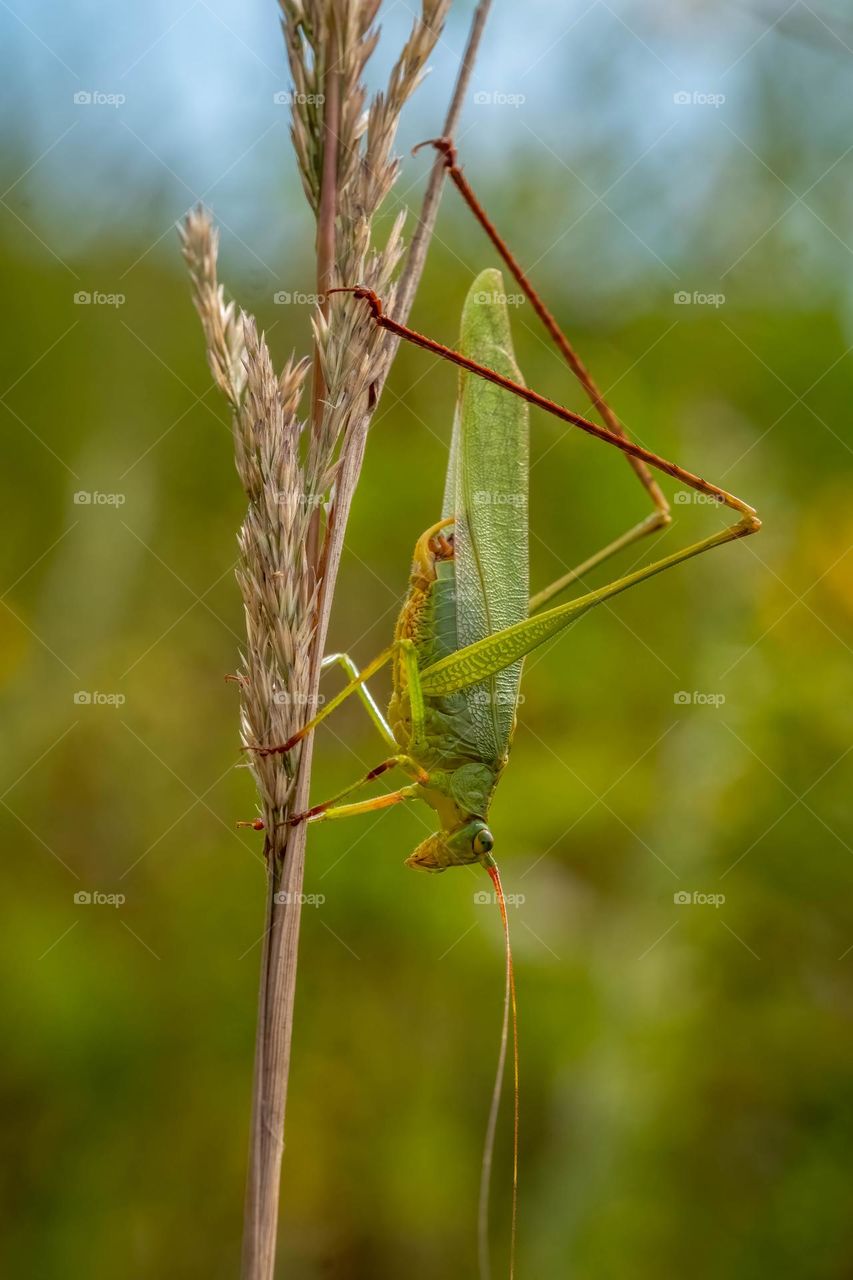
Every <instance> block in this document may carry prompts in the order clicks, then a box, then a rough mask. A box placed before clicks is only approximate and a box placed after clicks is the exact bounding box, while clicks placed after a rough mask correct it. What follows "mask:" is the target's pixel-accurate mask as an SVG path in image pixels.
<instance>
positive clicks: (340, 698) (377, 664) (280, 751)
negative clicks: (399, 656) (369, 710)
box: [247, 645, 397, 756]
mask: <svg viewBox="0 0 853 1280" xmlns="http://www.w3.org/2000/svg"><path fill="white" fill-rule="evenodd" d="M393 652H394V646H393V645H391V646H390V647H389V648H387V649H383V650H382V652H381V653H380V654H378V655H377V657H375V658H374V659H373V661H372V662H369V663H368V664H367V666H366V667H365V668H364V670H363V671H361V672H360V673H359V674H358V675H357V676H356V677H355V679H353V680H350V682H349V684H347V685H345V686H344V688H343V689H341V691H340V693H336V694H335V696H334V698H330V699H329V701H328V702H327V703H326V705H325V706H324V707H323V710H322V711H320V712H318V714H317V715H316V716H314V718H313V720H309V721H308V723H307V724H304V725H303V726H302V728H301V729H298V730H297V732H296V733H294V734H293V735H292V736H291V737H289V738H288V739H287V741H286V742H281V743H277V744H276V745H274V746H262V747H248V748H247V750H248V751H255V752H257V754H258V755H260V756H278V755H284V754H285V753H286V752H288V751H292V750H293V748H294V747H295V746H296V745H297V743H299V742H301V741H302V739H303V738H304V737H305V735H306V734H307V733H310V732H311V730H312V729H315V728H316V727H317V725H318V724H320V723H321V722H322V721H323V720H325V719H326V716H328V715H331V713H332V712H333V711H335V710H336V709H337V708H338V707H339V706H340V705H341V703H342V702H345V701H346V699H347V698H348V697H350V695H351V694H353V693H359V692H360V690H361V688H362V686H363V685H364V682H365V680H369V679H370V677H371V676H372V675H374V674H375V673H376V672H377V671H379V670H380V668H382V667H384V665H385V663H386V662H389V661H390V659H391V655H392V654H393ZM339 656H342V655H337V654H336V655H334V657H335V658H337V657H339ZM349 661H352V659H349ZM353 667H355V663H353ZM356 670H357V668H356ZM370 701H371V704H372V705H373V706H374V707H375V706H376V704H375V703H374V702H373V699H372V698H371V700H370ZM376 710H377V712H378V711H379V709H378V707H377V708H376ZM380 719H382V723H383V724H384V725H385V727H386V728H387V730H388V737H387V739H386V741H387V742H388V744H389V746H393V747H396V745H397V743H396V741H395V739H394V735H393V734H392V733H391V729H390V727H389V726H388V725H387V723H386V722H385V720H384V718H383V717H381V715H380ZM382 736H383V737H385V733H384V731H383V732H382Z"/></svg>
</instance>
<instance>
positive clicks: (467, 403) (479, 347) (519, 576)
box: [442, 270, 530, 761]
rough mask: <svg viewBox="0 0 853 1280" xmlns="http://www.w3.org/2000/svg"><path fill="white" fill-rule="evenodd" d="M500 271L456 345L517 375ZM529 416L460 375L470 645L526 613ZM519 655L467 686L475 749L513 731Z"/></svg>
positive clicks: (458, 506) (461, 608) (455, 461)
mask: <svg viewBox="0 0 853 1280" xmlns="http://www.w3.org/2000/svg"><path fill="white" fill-rule="evenodd" d="M504 297H505V293H504V283H503V277H502V276H501V273H500V272H499V271H494V270H490V271H484V272H482V273H481V274H480V275H479V276H478V277H477V279H476V280H475V281H474V283H473V285H472V287H471V290H470V292H469V294H468V297H467V299H466V301H465V306H464V309H463V312H462V333H461V339H460V344H459V349H460V351H462V353H463V354H464V355H466V356H468V357H469V358H470V359H472V360H476V361H477V362H478V363H480V364H484V365H487V366H488V367H489V368H491V369H495V370H497V371H498V373H502V374H504V376H506V377H508V378H512V379H514V380H515V381H518V382H520V381H521V375H520V373H519V371H518V367H517V366H516V363H515V357H514V355H513V350H512V338H511V335H510V327H509V316H508V313H507V308H506V303H505V302H504V301H503V299H504ZM527 419H528V413H527V406H526V404H525V403H524V402H523V401H522V400H520V399H519V398H518V397H517V396H514V395H512V393H511V392H508V391H504V390H502V389H501V388H500V387H496V386H494V385H493V384H492V383H488V382H484V381H483V379H482V378H478V377H476V375H474V374H467V373H463V374H462V375H461V376H460V380H459V404H458V407H457V412H456V418H455V421H454V425H453V439H452V442H451V447H450V462H449V466H448V471H447V481H446V485H445V492H444V510H443V513H442V514H443V515H444V516H453V518H454V521H455V524H454V540H453V541H454V560H455V578H456V619H457V644H458V647H459V648H460V649H461V648H464V647H466V646H467V645H471V644H475V643H477V641H479V640H484V639H485V638H486V637H488V636H492V635H494V634H495V633H496V632H499V631H503V630H504V629H505V628H506V627H511V626H514V625H515V624H516V623H519V622H522V621H524V620H525V619H526V618H527V616H528V599H529V589H528V544H527V538H528V533H527V530H528V510H527V488H528V472H529V466H530V462H529V454H528V421H527ZM521 666H522V663H521V661H518V662H514V663H512V664H511V665H510V666H508V667H507V668H506V669H505V670H503V671H498V672H497V673H495V674H494V675H491V676H490V677H489V678H488V679H487V680H484V681H482V682H480V683H478V684H476V685H471V686H469V687H468V688H466V689H465V691H464V692H465V697H466V701H467V703H468V707H469V712H470V715H471V720H472V723H473V725H474V729H475V734H476V739H477V748H478V751H479V752H480V755H481V758H482V759H483V760H494V761H498V760H500V759H501V758H502V757H503V756H504V755H505V753H506V750H507V748H508V746H509V740H510V737H511V735H512V729H513V723H514V719H515V708H516V703H517V701H518V685H519V681H520V679H521Z"/></svg>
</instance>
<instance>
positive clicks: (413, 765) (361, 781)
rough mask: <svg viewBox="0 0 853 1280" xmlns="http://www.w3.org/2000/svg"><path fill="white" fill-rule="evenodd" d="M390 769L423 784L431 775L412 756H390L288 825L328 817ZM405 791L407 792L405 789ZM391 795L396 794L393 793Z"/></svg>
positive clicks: (294, 816) (290, 818) (297, 816)
mask: <svg viewBox="0 0 853 1280" xmlns="http://www.w3.org/2000/svg"><path fill="white" fill-rule="evenodd" d="M390 769H404V770H405V771H406V772H407V773H408V774H409V775H410V776H414V777H415V778H417V781H418V782H419V783H421V784H424V783H427V782H428V781H429V774H428V773H427V772H426V770H425V769H422V768H421V767H420V765H419V764H418V763H417V761H416V760H413V759H412V757H411V756H409V755H405V754H399V755H395V756H389V758H388V759H387V760H383V761H381V763H380V764H377V765H374V767H373V768H372V769H368V771H367V773H365V774H363V775H362V777H360V778H358V779H356V781H355V782H351V783H350V785H349V786H348V787H344V788H343V790H342V791H338V792H336V793H335V795H333V796H330V797H329V799H328V800H324V801H323V802H322V803H321V804H314V805H312V806H311V808H310V809H306V810H305V812H304V813H294V814H292V815H291V816H290V817H289V818H288V820H287V821H288V825H289V826H296V824H297V823H299V822H316V821H318V820H319V819H320V818H321V817H323V816H324V815H328V813H329V811H330V810H332V809H336V808H338V807H340V806H339V803H338V802H339V801H341V800H345V799H346V797H347V796H351V795H352V794H353V792H354V791H358V790H359V789H360V788H361V787H366V786H367V785H368V783H370V782H373V781H374V780H375V779H376V778H380V777H381V776H382V774H383V773H387V772H388V771H389V770H390ZM403 789H404V790H405V788H403ZM391 794H395V793H393V792H392V793H391ZM383 799H384V797H383V796H376V797H374V800H375V801H376V800H379V801H381V800H383ZM363 803H365V804H368V805H369V804H370V801H364V802H363ZM345 807H348V808H356V809H358V806H352V805H350V806H345ZM373 807H374V808H382V805H381V804H374V805H373ZM358 812H367V810H361V809H358Z"/></svg>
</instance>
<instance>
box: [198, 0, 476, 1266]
mask: <svg viewBox="0 0 853 1280" xmlns="http://www.w3.org/2000/svg"><path fill="white" fill-rule="evenodd" d="M448 6H449V0H424V3H423V4H422V6H421V13H420V15H419V16H418V17H417V18H416V19H415V21H414V24H413V27H412V31H411V34H410V36H409V39H408V40H407V41H406V44H405V46H404V47H403V49H402V51H401V53H400V56H399V58H398V59H397V61H396V63H395V65H394V67H393V68H392V71H391V74H390V76H389V80H388V85H387V89H386V90H385V92H383V93H378V94H376V95H375V97H373V98H372V99H371V100H370V101H369V102H368V98H367V90H366V88H365V86H364V83H363V72H364V68H365V65H366V63H367V61H368V59H369V58H370V56H371V54H372V53H373V51H374V49H375V47H376V42H377V38H378V31H377V29H376V27H375V25H374V23H375V18H376V13H377V10H378V7H379V3H378V0H281V9H282V26H283V30H284V38H285V45H286V49H287V56H288V60H289V63H290V69H291V73H292V76H293V83H294V94H293V103H294V105H293V113H292V128H291V136H292V139H293V145H294V148H295V152H296V157H297V163H298V167H299V172H300V176H301V180H302V184H303V187H304V190H305V194H306V196H307V198H308V201H309V203H310V205H311V207H312V209H313V210H314V212H315V215H316V217H317V222H318V233H317V276H318V292H320V293H322V292H323V291H324V290H325V289H326V288H327V287H329V285H330V283H341V284H351V283H353V282H355V281H357V282H359V283H362V284H366V285H367V286H369V287H370V288H372V289H375V290H376V292H377V293H378V294H379V295H380V296H381V297H382V298H383V299H385V301H386V305H387V308H388V310H389V311H390V312H391V314H396V315H397V316H398V317H399V318H400V319H402V320H405V318H406V316H407V314H408V310H409V307H410V305H411V302H412V299H413V297H414V293H415V289H416V287H417V282H418V279H419V277H420V274H421V271H422V269H423V264H424V258H425V256H426V249H427V246H428V243H429V239H430V235H431V232H432V228H433V225H434V221H435V216H436V213H437V209H438V201H439V196H440V191H441V185H442V181H443V174H444V170H443V165H442V163H441V161H440V159H439V160H438V161H437V163H436V165H435V167H434V169H433V172H432V175H431V178H430V183H429V186H428V188H427V195H426V197H425V201H424V206H423V209H422V211H421V216H420V220H419V223H418V227H417V229H416V232H415V236H414V239H413V241H412V246H411V248H410V250H409V254H408V256H407V257H406V259H405V265H404V266H403V269H402V272H400V267H401V263H403V260H404V254H405V249H404V243H403V238H402V231H403V221H404V218H403V216H402V215H400V216H399V217H398V218H397V219H396V221H395V223H394V225H393V228H392V231H391V234H390V235H389V236H388V237H387V239H386V241H385V243H384V245H383V246H382V248H376V247H374V245H373V243H372V240H371V227H372V222H373V219H374V217H375V215H376V214H377V213H378V211H379V209H380V207H381V205H382V203H383V201H384V200H385V198H386V196H387V195H388V193H389V191H390V190H391V187H392V186H393V184H394V181H395V179H396V177H397V174H398V168H399V161H398V159H397V158H396V156H395V155H394V154H393V151H392V148H393V144H394V137H395V134H396V129H397V125H398V122H399V119H400V113H401V111H402V110H403V107H404V106H405V104H406V102H407V101H408V99H409V97H410V96H411V94H412V93H413V92H414V90H415V88H416V87H417V85H418V83H419V82H420V80H421V78H422V76H423V74H424V71H425V67H426V61H427V59H428V58H429V56H430V54H431V52H432V49H433V47H434V45H435V43H436V40H437V39H438V37H439V35H440V32H441V28H442V25H443V23H444V19H445V17H446V14H447V9H448ZM489 7H490V5H489V0H483V2H481V3H480V4H479V5H478V8H477V11H476V13H475V16H474V21H473V24H472V28H471V33H470V35H469V41H468V47H467V49H466V53H465V57H464V60H463V65H462V67H461V69H460V72H459V76H458V80H457V85H456V88H455V91H454V95H453V100H452V102H451V105H450V109H449V111H448V115H447V118H446V120H445V126H444V132H445V133H446V134H448V135H450V134H452V133H453V132H454V131H455V128H456V123H457V119H458V115H459V111H460V108H461V104H462V99H463V96H464V93H465V90H466V86H467V84H468V80H469V77H470V71H471V67H472V64H473V59H474V56H475V53H476V49H477V46H478V43H479V40H480V35H481V32H482V28H483V24H484V22H485V18H486V14H487V12H488V9H489ZM181 239H182V248H183V253H184V257H185V259H186V262H187V266H188V269H189V273H190V277H191V280H192V287H193V297H194V301H195V305H196V308H197V310H198V313H199V316H200V317H201V322H202V328H203V330H204V336H205V341H206V345H207V355H208V361H209V364H210V368H211V371H212V373H213V377H214V380H215V382H216V384H217V386H218V387H219V388H220V390H221V391H222V393H223V394H224V396H225V397H226V399H227V401H228V403H229V405H230V407H231V410H232V415H233V430H234V451H235V458H236V464H237V471H238V474H239V476H240V480H241V482H242V484H243V487H244V489H245V491H246V497H247V499H248V509H247V513H246V518H245V521H244V523H243V527H242V529H241V531H240V535H239V546H240V563H239V568H238V571H237V578H238V582H239V584H240V590H241V593H242V597H243V604H244V610H245V617H246V649H245V652H244V653H243V655H242V659H241V670H240V685H241V737H242V742H243V745H244V747H249V748H251V747H254V746H258V745H261V744H265V743H271V742H281V741H284V740H285V739H286V738H288V737H289V736H290V735H291V734H292V733H293V732H294V731H295V730H296V729H298V728H299V727H301V725H302V724H303V723H304V721H305V718H306V716H307V715H309V714H310V713H309V708H311V707H312V706H314V705H315V704H316V701H317V696H318V684H319V676H320V662H321V659H322V654H323V646H324V643H325V637H326V630H327V626H328V620H329V613H330V610H331V603H332V593H333V590H334V583H335V578H336V575H337V569H338V565H339V562H340V554H341V549H342V545H343V535H344V529H345V526H346V520H347V516H348V513H349V508H350V504H351V502H352V496H353V492H354V490H355V485H356V482H357V479H358V473H359V470H360V467H361V460H362V456H363V452H364V444H365V439H366V434H367V427H368V424H369V421H370V417H371V414H372V412H373V410H374V409H375V406H376V404H377V402H378V399H379V395H380V393H381V389H382V386H383V384H384V381H385V377H386V376H387V372H388V369H389V367H390V362H391V359H392V356H393V353H394V351H395V349H396V340H395V339H394V338H393V337H391V336H390V335H388V334H387V333H385V332H383V331H382V330H379V329H377V328H376V327H375V326H374V325H372V323H371V322H370V319H369V317H368V315H367V313H366V310H365V308H364V307H362V306H359V305H358V304H357V303H354V302H353V301H352V300H351V299H349V298H346V297H342V296H340V295H336V296H335V298H334V300H332V302H331V306H323V307H322V308H319V309H318V311H317V312H316V314H315V317H314V354H313V360H312V361H310V362H309V361H307V360H302V361H294V360H293V359H291V360H290V361H289V362H288V363H287V365H286V366H285V368H284V369H283V370H282V372H281V373H280V374H276V372H275V369H274V366H273V362H272V358H271V356H270V352H269V350H268V348H267V345H266V342H265V341H264V338H263V335H262V334H259V333H258V328H257V325H256V323H255V320H254V319H253V318H252V317H251V316H248V315H246V314H245V313H242V312H241V313H240V314H239V315H238V314H237V311H236V309H235V306H234V304H233V303H231V302H226V301H225V296H224V293H223V289H222V286H221V285H220V284H219V282H218V279H217V271H216V263H217V248H218V238H217V233H216V231H215V229H214V228H213V225H212V223H211V221H210V218H209V216H208V214H207V213H206V212H205V211H204V210H202V209H197V210H195V211H193V212H192V213H191V214H189V215H188V217H187V218H186V220H185V222H184V224H183V227H182V228H181ZM398 273H399V282H398V283H397V284H395V280H396V279H397V277H398ZM309 367H310V368H311V371H312V377H313V392H312V396H311V403H310V408H309V409H308V410H307V411H306V409H305V407H304V401H305V399H306V396H305V394H304V392H305V383H306V376H307V374H308V371H309ZM312 748H313V743H312V741H311V740H310V739H309V740H308V741H307V742H306V743H305V744H304V745H303V746H302V748H301V749H300V750H299V751H297V752H294V753H292V754H291V755H289V756H268V757H258V756H257V755H255V754H254V753H249V755H248V759H249V763H250V767H251V769H252V771H253V773H254V776H255V780H256V783H257V787H258V795H259V799H260V808H261V820H262V822H263V825H264V829H265V831H266V837H265V855H266V864H267V868H268V877H267V915H266V932H265V938H264V949H263V957H262V965H261V985H260V998H259V1010H258V1034H257V1044H256V1055H255V1075H254V1089H253V1114H252V1133H251V1146H250V1154H249V1172H248V1181H247V1189H246V1210H245V1231H244V1244H243V1270H242V1275H243V1280H271V1278H272V1276H273V1271H274V1263H275V1247H276V1224H277V1217H278V1200H279V1176H280V1168H281V1156H282V1151H283V1146H284V1111H285V1099H286V1092H287V1078H288V1071H289V1062H290V1043H291V1029H292V1019H293V1004H294V996H295V989H296V957H297V947H298V939H299V922H300V900H301V891H302V878H303V868H304V851H305V827H304V825H301V826H297V827H293V828H291V827H288V826H287V825H286V819H287V816H288V814H289V813H291V812H299V811H301V810H302V809H304V808H306V807H307V804H308V789H309V779H310V773H311V755H312Z"/></svg>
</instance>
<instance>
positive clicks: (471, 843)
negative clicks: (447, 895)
mask: <svg viewBox="0 0 853 1280" xmlns="http://www.w3.org/2000/svg"><path fill="white" fill-rule="evenodd" d="M494 843H495V840H494V836H493V835H492V833H491V831H490V830H489V828H488V826H487V825H486V823H485V822H484V821H483V819H482V818H471V819H470V820H469V821H468V822H465V823H463V824H462V825H461V826H458V827H455V828H454V829H453V830H452V831H436V832H435V834H434V835H431V836H429V837H428V838H427V839H426V840H424V841H422V843H421V844H419V845H418V847H417V849H415V851H414V853H413V854H412V856H411V857H410V858H407V859H406V866H407V867H414V868H415V869H416V870H417V871H446V870H447V868H448V867H464V866H469V865H470V864H471V863H473V862H482V864H483V866H485V867H488V866H490V865H491V864H492V861H493V860H492V848H493V847H494Z"/></svg>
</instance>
